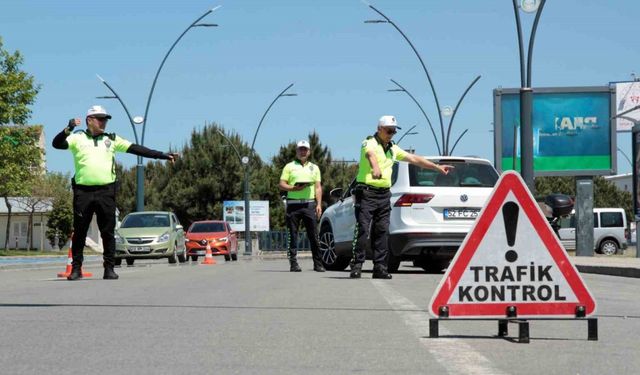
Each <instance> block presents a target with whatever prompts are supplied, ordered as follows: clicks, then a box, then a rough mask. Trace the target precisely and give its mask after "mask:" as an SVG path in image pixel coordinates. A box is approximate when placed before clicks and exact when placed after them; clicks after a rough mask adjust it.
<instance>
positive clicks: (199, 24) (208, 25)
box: [192, 23, 218, 27]
mask: <svg viewBox="0 0 640 375" xmlns="http://www.w3.org/2000/svg"><path fill="white" fill-rule="evenodd" d="M192 27H218V24H217V23H196V24H195V25H193V26H192Z"/></svg>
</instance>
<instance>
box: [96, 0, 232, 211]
mask: <svg viewBox="0 0 640 375" xmlns="http://www.w3.org/2000/svg"><path fill="white" fill-rule="evenodd" d="M218 8H220V5H218V6H216V7H214V8H211V9H209V10H208V11H207V12H205V13H204V14H203V15H201V16H200V17H198V18H197V19H196V20H195V21H193V22H192V23H191V25H189V26H188V27H187V28H186V29H185V30H184V31H183V32H182V34H180V36H179V37H178V39H176V41H175V42H173V44H172V45H171V47H170V48H169V50H168V51H167V53H166V54H165V55H164V58H163V59H162V62H161V63H160V66H159V67H158V70H157V71H156V75H155V77H154V78H153V83H152V84H151V89H150V90H149V96H148V97H147V104H146V106H145V110H144V116H142V117H140V116H136V117H131V113H130V112H129V110H128V109H127V107H126V105H125V104H124V102H123V101H122V99H121V97H120V95H118V93H117V92H116V91H115V89H113V88H112V87H111V86H110V85H109V84H108V83H107V81H105V80H104V79H103V78H102V77H100V76H98V78H99V79H100V81H102V83H103V84H104V85H105V86H107V88H108V89H109V91H111V93H112V94H113V96H99V97H97V98H100V99H117V100H118V102H120V105H122V107H123V108H124V110H125V112H126V114H127V117H128V118H129V122H130V123H131V127H132V128H133V135H134V137H135V140H136V143H138V144H140V145H142V146H144V135H145V131H146V128H147V120H148V115H149V106H150V105H151V98H152V97H153V92H154V91H155V87H156V83H157V81H158V77H159V76H160V72H161V71H162V67H163V66H164V63H165V62H166V61H167V58H168V57H169V55H170V54H171V52H172V51H173V49H174V48H175V46H176V45H177V44H178V42H180V40H181V39H182V37H183V36H184V35H185V34H186V33H187V32H188V31H189V30H191V29H192V28H194V27H217V26H218V25H217V24H215V23H199V22H200V20H202V19H203V18H205V17H206V16H208V15H209V14H210V13H212V12H214V11H216V10H217V9H218ZM134 124H142V137H141V138H140V142H138V134H137V131H136V128H135V126H134ZM136 211H144V164H143V163H142V156H138V157H137V164H136Z"/></svg>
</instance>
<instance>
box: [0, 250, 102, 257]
mask: <svg viewBox="0 0 640 375" xmlns="http://www.w3.org/2000/svg"><path fill="white" fill-rule="evenodd" d="M68 251H69V250H68V249H62V250H60V251H40V250H26V249H18V250H13V249H0V257H6V256H12V257H23V256H60V255H66V254H67V253H68ZM99 254H100V253H98V252H95V251H93V250H88V249H85V251H84V255H99Z"/></svg>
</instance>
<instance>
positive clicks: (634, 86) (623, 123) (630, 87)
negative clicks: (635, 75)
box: [614, 81, 640, 132]
mask: <svg viewBox="0 0 640 375" xmlns="http://www.w3.org/2000/svg"><path fill="white" fill-rule="evenodd" d="M614 84H615V89H616V111H615V113H614V116H615V115H619V114H621V113H624V112H626V111H630V110H632V109H634V108H636V107H638V106H640V81H632V82H616V83H614ZM635 123H640V110H635V111H631V112H629V113H625V114H624V115H622V116H620V117H617V118H616V129H617V131H619V132H630V131H631V128H632V127H633V125H634V124H635Z"/></svg>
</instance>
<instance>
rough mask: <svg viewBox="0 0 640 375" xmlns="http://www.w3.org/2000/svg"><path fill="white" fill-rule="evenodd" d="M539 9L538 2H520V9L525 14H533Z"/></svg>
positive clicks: (531, 0) (534, 0) (532, 0)
mask: <svg viewBox="0 0 640 375" xmlns="http://www.w3.org/2000/svg"><path fill="white" fill-rule="evenodd" d="M539 7H540V0H522V1H521V2H520V9H522V11H523V12H525V13H535V12H537V11H538V8H539Z"/></svg>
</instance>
